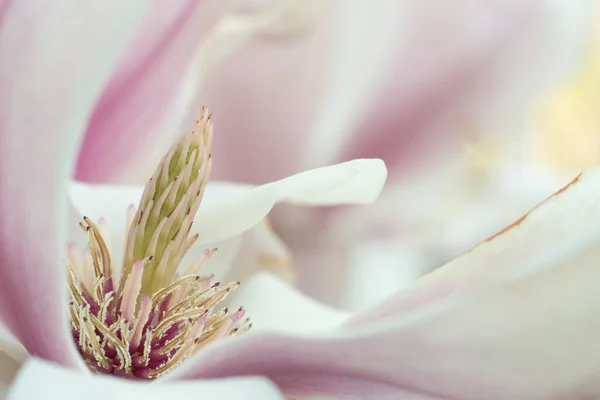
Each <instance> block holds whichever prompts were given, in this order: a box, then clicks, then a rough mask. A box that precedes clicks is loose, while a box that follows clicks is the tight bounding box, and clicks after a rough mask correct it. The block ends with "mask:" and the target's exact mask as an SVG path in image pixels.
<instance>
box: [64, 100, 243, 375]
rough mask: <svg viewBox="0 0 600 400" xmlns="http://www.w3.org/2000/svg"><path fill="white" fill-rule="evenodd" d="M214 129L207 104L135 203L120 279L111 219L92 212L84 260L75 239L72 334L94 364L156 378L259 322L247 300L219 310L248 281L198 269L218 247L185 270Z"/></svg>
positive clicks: (70, 264)
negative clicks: (107, 227)
mask: <svg viewBox="0 0 600 400" xmlns="http://www.w3.org/2000/svg"><path fill="white" fill-rule="evenodd" d="M211 138H212V124H211V122H210V116H208V114H207V112H206V110H205V109H204V108H203V109H202V111H201V112H200V116H199V118H198V120H197V121H196V126H195V128H194V130H193V131H192V132H191V133H188V134H186V135H184V136H183V137H182V138H181V140H180V141H179V142H178V143H177V144H176V145H175V146H173V147H172V148H171V150H170V151H169V153H167V155H166V156H165V157H164V158H163V159H162V161H161V163H160V165H159V167H158V168H157V170H156V172H155V174H154V175H153V177H152V178H151V179H150V181H149V182H148V184H147V186H146V188H145V190H144V194H143V196H142V200H141V201H140V205H139V207H138V208H137V210H136V209H135V208H133V207H131V208H130V210H128V213H129V219H130V223H129V231H128V236H127V243H126V246H125V249H126V251H125V257H124V261H123V268H122V272H121V274H120V278H119V280H118V282H117V278H116V276H115V273H116V271H115V268H114V266H113V262H112V260H111V256H110V251H109V248H108V245H107V243H106V240H105V238H104V236H106V235H105V234H103V226H104V221H100V222H99V224H98V225H96V224H95V223H94V222H92V221H91V220H90V219H89V218H86V217H84V221H83V222H82V223H81V227H82V229H83V230H84V231H85V233H86V237H87V242H88V246H89V248H88V249H87V250H86V252H85V253H84V257H83V260H82V259H81V257H80V256H79V252H78V250H77V247H76V246H75V245H71V246H70V248H69V257H68V279H69V289H70V301H69V310H70V314H71V326H72V330H73V338H74V339H75V343H76V345H77V348H78V349H79V352H80V353H81V355H82V356H83V358H84V360H85V361H86V363H87V364H88V365H89V366H90V368H91V369H93V370H95V371H97V372H102V373H110V374H115V375H119V376H123V377H127V378H140V379H153V378H157V377H159V376H161V375H163V374H165V373H168V372H169V371H171V370H172V369H173V368H175V367H177V365H179V364H180V363H181V362H182V361H183V360H184V359H186V358H187V357H189V356H190V355H192V354H194V353H195V352H196V351H197V350H198V349H200V348H202V347H203V346H205V345H206V344H208V343H211V342H213V341H215V340H218V339H220V338H222V337H225V336H228V335H234V334H236V333H239V332H243V331H245V330H247V329H249V328H250V327H251V324H249V322H248V319H244V318H243V317H244V309H243V308H239V309H238V310H236V311H234V312H229V310H228V308H227V307H224V308H220V309H217V306H218V305H219V304H220V303H222V302H223V301H224V300H225V298H226V297H227V295H228V294H229V293H230V292H231V290H233V289H235V288H237V286H238V285H239V282H232V283H229V284H227V285H221V284H220V282H215V283H213V282H212V276H203V275H199V274H198V272H199V270H200V267H201V266H202V265H203V264H204V263H205V262H206V261H207V260H208V259H210V257H211V255H212V254H213V253H214V251H215V250H216V249H212V250H204V251H203V252H202V254H201V256H200V257H199V258H198V259H197V260H196V261H195V262H194V263H193V264H192V265H190V266H189V267H188V268H187V270H185V271H184V272H183V273H178V271H179V266H180V263H181V261H182V259H183V257H184V255H185V254H186V252H187V251H188V250H189V248H190V247H191V246H192V245H193V243H194V242H195V240H196V239H197V236H191V237H190V230H191V227H192V223H193V218H194V215H195V213H196V211H197V210H198V207H199V206H200V202H201V200H202V194H203V191H204V187H205V185H206V181H207V180H208V176H209V174H210V168H211V154H210V143H211ZM117 283H118V284H117Z"/></svg>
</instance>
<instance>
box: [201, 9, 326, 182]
mask: <svg viewBox="0 0 600 400" xmlns="http://www.w3.org/2000/svg"><path fill="white" fill-rule="evenodd" d="M273 3H275V2H273ZM304 3H311V2H304ZM312 3H315V2H312ZM320 3H321V4H318V5H317V7H318V8H319V11H321V13H317V14H316V16H315V19H314V21H312V22H311V24H310V26H309V27H308V28H307V29H308V31H307V32H303V33H302V34H300V35H296V36H293V37H286V38H283V39H282V38H280V39H279V40H278V39H277V38H276V37H275V38H274V37H272V36H269V37H267V38H265V37H264V36H257V37H255V38H253V39H252V40H251V41H249V42H248V43H246V44H245V45H244V46H241V47H240V48H239V49H238V50H237V51H235V52H234V53H233V54H232V55H231V56H229V57H228V58H227V60H225V61H224V62H222V64H221V65H220V66H219V68H218V70H217V71H215V72H214V73H213V74H211V76H210V80H209V81H208V83H207V85H206V88H205V90H204V91H203V93H202V95H203V99H204V101H205V102H206V104H207V106H208V107H209V108H210V110H211V112H212V113H213V116H214V122H215V137H214V142H213V143H214V151H213V154H214V156H215V157H214V161H213V162H214V166H213V177H214V178H216V179H220V180H228V181H234V182H246V183H253V184H262V183H265V182H269V181H273V180H276V179H281V178H283V177H285V176H287V175H291V174H294V173H296V172H298V171H301V170H303V169H305V168H307V167H308V168H312V167H314V166H315V165H310V166H308V165H306V163H305V162H304V156H305V148H306V145H307V139H308V138H309V137H310V134H311V131H312V129H313V128H314V125H315V122H316V120H317V119H318V118H319V116H320V115H321V113H322V112H324V111H325V110H321V109H320V108H319V106H320V104H321V103H322V102H323V99H324V97H325V96H326V95H327V90H328V88H327V79H328V78H329V70H328V65H329V62H330V58H331V54H332V51H333V48H332V45H333V36H332V32H333V30H334V25H333V24H332V19H333V18H334V15H335V12H336V11H337V9H336V7H334V6H332V4H334V2H320ZM305 6H306V7H311V5H310V4H307V5H305ZM321 165H323V164H321ZM319 166H320V165H319Z"/></svg>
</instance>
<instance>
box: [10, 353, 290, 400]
mask: <svg viewBox="0 0 600 400" xmlns="http://www.w3.org/2000/svg"><path fill="white" fill-rule="evenodd" d="M8 398H9V399H10V400H31V399H42V398H48V399H59V398H60V399H62V400H70V399H73V400H81V399H86V400H96V399H98V400H105V399H108V398H110V399H111V400H135V399H140V400H142V399H143V400H153V399H157V400H158V399H171V398H174V399H177V398H179V399H184V398H189V399H202V400H224V399H227V400H236V399H239V400H247V399H261V400H284V397H283V396H282V395H281V394H280V393H279V391H278V390H277V388H276V387H275V385H273V384H272V383H271V382H269V381H268V380H267V379H264V378H260V377H249V378H230V379H218V380H216V379H215V380H201V381H187V382H177V383H171V382H168V383H167V382H163V383H161V382H160V381H158V382H156V383H153V384H148V383H147V382H135V381H128V380H125V379H121V378H115V377H112V376H109V375H94V374H84V373H81V372H77V371H73V370H69V369H65V368H62V367H59V366H57V365H55V364H49V363H47V362H45V361H41V360H39V359H32V360H31V361H29V362H27V364H25V366H24V367H23V369H22V370H21V371H20V372H19V374H18V376H17V378H16V380H15V383H14V384H13V386H12V387H11V389H10V392H9V397H8Z"/></svg>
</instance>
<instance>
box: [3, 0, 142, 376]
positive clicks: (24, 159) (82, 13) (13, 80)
mask: <svg viewBox="0 0 600 400" xmlns="http://www.w3.org/2000/svg"><path fill="white" fill-rule="evenodd" d="M144 7H145V4H144V2H141V1H131V2H127V5H124V4H122V3H118V4H117V2H113V3H110V2H109V3H106V2H99V3H89V2H82V1H79V0H66V1H63V2H61V3H60V5H57V4H52V5H50V4H47V5H46V3H40V2H37V1H27V0H19V1H13V2H11V3H10V4H8V5H7V6H5V9H4V11H3V15H2V29H1V30H0V87H1V88H2V90H1V91H0V104H2V106H1V107H0V141H1V143H2V146H0V210H2V211H1V212H0V275H1V276H2V279H1V280H0V318H1V319H2V321H3V323H4V324H5V325H6V326H7V328H8V329H9V330H10V331H11V332H12V333H13V334H14V335H15V336H16V337H17V338H18V339H19V340H20V341H21V343H22V344H23V345H24V346H25V348H26V349H27V350H28V351H29V352H30V353H31V354H33V355H37V356H40V357H44V358H47V359H50V360H53V361H56V362H60V363H63V364H67V365H78V362H81V361H79V358H78V356H77V355H76V354H75V349H74V346H73V344H72V339H71V337H70V333H69V332H68V328H67V327H68V322H67V312H66V302H67V299H66V295H67V292H66V288H65V283H66V278H65V272H64V271H65V270H64V267H63V264H62V261H61V253H62V252H61V249H62V248H63V246H64V245H65V242H66V238H65V237H64V230H63V225H64V223H65V211H66V206H67V197H66V184H67V179H68V178H69V177H70V175H71V171H72V168H73V166H74V163H75V158H76V151H77V147H78V143H79V137H80V135H81V133H82V132H83V130H84V128H85V124H86V123H87V118H88V116H89V110H90V109H91V108H92V106H93V104H94V102H95V101H96V98H97V96H98V95H99V94H100V91H101V89H102V84H103V83H104V82H105V80H107V77H108V74H109V72H110V71H111V69H112V64H113V63H114V62H115V61H116V59H117V57H118V56H119V54H120V52H121V51H122V50H123V48H124V46H125V44H126V43H127V40H128V39H129V37H130V36H131V35H132V33H133V30H134V29H135V27H136V23H137V20H138V19H139V18H140V15H143V14H144V11H145V8H144Z"/></svg>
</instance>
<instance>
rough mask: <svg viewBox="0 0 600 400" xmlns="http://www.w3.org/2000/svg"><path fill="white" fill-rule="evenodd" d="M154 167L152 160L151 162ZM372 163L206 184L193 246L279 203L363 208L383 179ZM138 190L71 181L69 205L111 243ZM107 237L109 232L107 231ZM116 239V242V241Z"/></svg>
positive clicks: (380, 167) (231, 231)
mask: <svg viewBox="0 0 600 400" xmlns="http://www.w3.org/2000/svg"><path fill="white" fill-rule="evenodd" d="M157 161H158V160H157ZM386 174H387V172H386V169H385V165H384V164H383V162H382V161H381V160H377V159H360V160H353V161H348V162H345V163H341V164H336V165H332V166H328V167H323V168H317V169H314V170H310V171H306V172H302V173H299V174H296V175H293V176H290V177H288V178H285V179H281V180H279V181H276V182H271V183H267V184H265V185H261V186H252V185H245V184H233V183H225V182H210V183H209V184H208V185H207V187H206V190H205V193H204V199H203V201H202V204H201V206H200V209H199V210H198V214H197V215H196V219H195V221H194V227H193V228H192V233H196V234H198V235H199V238H198V243H211V242H217V241H220V240H223V239H226V238H228V237H232V236H234V235H237V234H239V233H242V232H244V231H246V230H248V229H250V228H251V227H253V226H255V225H256V224H258V223H259V222H260V221H261V220H262V219H263V218H264V217H265V216H266V215H267V214H268V213H269V211H271V209H272V208H273V206H274V205H275V204H276V203H279V202H288V203H294V204H302V205H333V204H367V203H371V202H373V201H375V200H376V199H377V196H378V195H379V193H380V192H381V189H382V188H383V184H384V182H385V178H386ZM142 191H143V189H142V188H141V187H132V186H109V185H90V184H85V183H81V182H76V181H73V182H71V185H70V194H71V201H72V202H73V205H74V206H75V209H76V210H78V211H79V212H80V213H81V214H82V215H86V216H88V217H90V218H92V219H98V218H100V217H104V218H106V219H107V220H108V221H109V223H110V224H111V226H113V227H114V228H113V229H115V231H114V232H115V241H116V242H117V243H123V242H124V241H119V240H117V239H116V238H121V237H123V238H124V237H125V228H124V227H125V223H124V221H125V212H126V210H127V207H128V206H129V205H130V204H135V205H137V203H138V202H139V199H140V198H141V195H142ZM111 231H112V230H111ZM121 235H122V236H121Z"/></svg>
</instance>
